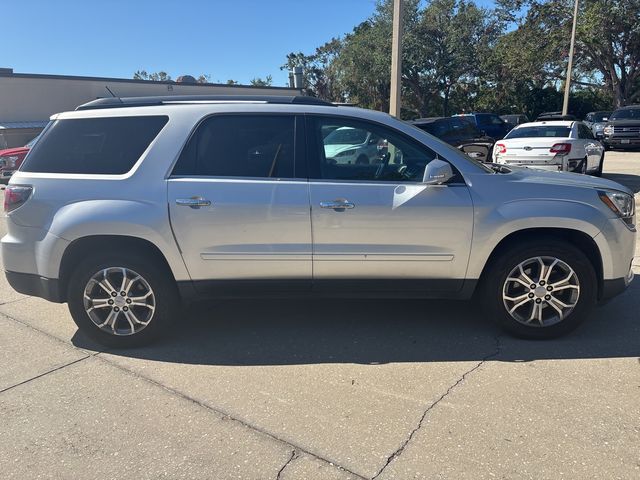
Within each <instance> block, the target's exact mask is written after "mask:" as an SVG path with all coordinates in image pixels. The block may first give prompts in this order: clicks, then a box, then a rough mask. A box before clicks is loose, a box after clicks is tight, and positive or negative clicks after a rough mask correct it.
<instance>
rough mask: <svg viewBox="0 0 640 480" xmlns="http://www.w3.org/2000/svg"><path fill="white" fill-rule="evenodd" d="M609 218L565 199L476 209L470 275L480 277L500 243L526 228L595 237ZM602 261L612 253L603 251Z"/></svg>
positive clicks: (473, 277) (591, 206) (532, 201)
mask: <svg viewBox="0 0 640 480" xmlns="http://www.w3.org/2000/svg"><path fill="white" fill-rule="evenodd" d="M607 221H608V219H607V217H606V216H605V215H604V214H603V213H602V211H600V210H598V209H597V208H596V207H594V206H593V205H589V204H588V203H583V202H577V201H572V200H562V199H553V200H545V199H536V200H531V199H526V200H515V201H511V202H508V203H503V204H501V205H500V206H498V207H497V208H494V209H489V208H487V209H483V208H482V207H479V208H477V209H476V212H475V216H474V235H473V245H472V248H471V254H470V261H469V268H468V270H467V278H469V279H479V278H480V275H481V273H482V270H483V268H484V266H485V265H486V263H487V261H488V260H489V257H490V256H491V254H492V253H493V251H494V250H495V248H496V247H497V246H498V244H499V243H500V242H501V241H502V240H504V239H505V238H507V237H508V236H509V235H511V234H513V233H516V232H519V231H522V230H527V229H538V228H554V229H563V230H576V231H579V232H583V233H586V234H587V235H589V236H590V237H591V238H594V237H596V236H597V235H598V234H599V233H600V231H601V228H602V226H603V225H604V224H605V222H607ZM597 245H598V248H599V250H601V251H600V255H601V257H602V260H603V264H606V259H607V258H610V252H608V251H602V248H601V247H602V243H601V242H600V243H597Z"/></svg>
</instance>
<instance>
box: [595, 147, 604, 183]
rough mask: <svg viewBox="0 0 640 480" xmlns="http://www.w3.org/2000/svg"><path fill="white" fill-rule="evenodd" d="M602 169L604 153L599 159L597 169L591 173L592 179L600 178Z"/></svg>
mask: <svg viewBox="0 0 640 480" xmlns="http://www.w3.org/2000/svg"><path fill="white" fill-rule="evenodd" d="M603 169H604V152H602V156H601V157H600V163H599V164H598V168H597V169H596V171H595V172H593V176H594V177H601V176H602V170H603Z"/></svg>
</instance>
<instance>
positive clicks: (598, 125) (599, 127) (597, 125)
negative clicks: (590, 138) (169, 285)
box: [595, 124, 604, 130]
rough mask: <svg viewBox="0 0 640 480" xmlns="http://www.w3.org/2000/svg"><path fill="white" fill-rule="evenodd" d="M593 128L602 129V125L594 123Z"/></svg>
mask: <svg viewBox="0 0 640 480" xmlns="http://www.w3.org/2000/svg"><path fill="white" fill-rule="evenodd" d="M595 128H596V130H602V129H603V128H604V125H602V124H596V126H595Z"/></svg>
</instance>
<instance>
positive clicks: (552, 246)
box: [481, 239, 597, 338]
mask: <svg viewBox="0 0 640 480" xmlns="http://www.w3.org/2000/svg"><path fill="white" fill-rule="evenodd" d="M481 292H482V295H483V300H484V306H485V311H486V313H487V316H488V317H489V318H491V319H492V320H493V321H495V322H497V323H498V324H500V325H501V326H502V327H503V328H505V329H506V330H508V331H509V332H511V333H513V334H515V335H517V336H520V337H527V338H552V337H557V336H560V335H563V334H565V333H567V332H569V331H571V330H573V329H574V328H576V327H577V326H578V325H579V324H580V323H581V322H582V321H583V320H584V319H585V318H586V317H587V316H588V314H589V312H590V311H591V309H592V308H593V306H594V305H595V300H596V295H597V281H596V275H595V272H594V269H593V267H592V265H591V263H590V262H589V260H588V258H587V257H586V256H585V254H584V253H582V251H580V250H579V249H577V248H575V247H574V246H572V245H571V244H569V243H567V242H562V241H558V240H555V239H542V240H541V241H538V242H535V243H526V244H522V245H519V246H516V247H512V248H509V249H508V250H506V251H505V252H504V253H503V254H502V255H501V256H500V257H499V258H498V259H497V260H496V261H494V262H493V264H492V265H490V266H489V270H488V271H487V272H486V274H485V275H484V276H483V285H482V286H481Z"/></svg>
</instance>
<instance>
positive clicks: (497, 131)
mask: <svg viewBox="0 0 640 480" xmlns="http://www.w3.org/2000/svg"><path fill="white" fill-rule="evenodd" d="M453 117H454V118H462V119H464V120H468V121H469V122H471V123H472V124H474V125H475V126H476V127H477V128H478V130H480V131H481V132H484V134H485V135H488V136H490V137H491V138H495V139H496V140H501V139H502V138H504V136H505V135H506V134H507V133H509V132H510V131H511V129H512V128H513V127H514V125H512V124H510V123H507V122H505V121H504V120H503V119H501V118H500V117H499V116H498V115H496V114H495V113H477V112H472V113H461V114H459V115H454V116H453Z"/></svg>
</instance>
